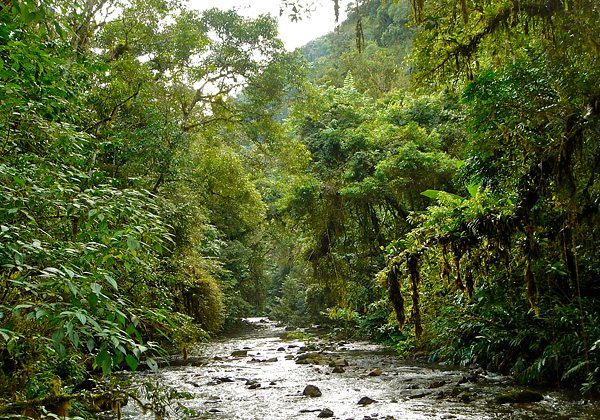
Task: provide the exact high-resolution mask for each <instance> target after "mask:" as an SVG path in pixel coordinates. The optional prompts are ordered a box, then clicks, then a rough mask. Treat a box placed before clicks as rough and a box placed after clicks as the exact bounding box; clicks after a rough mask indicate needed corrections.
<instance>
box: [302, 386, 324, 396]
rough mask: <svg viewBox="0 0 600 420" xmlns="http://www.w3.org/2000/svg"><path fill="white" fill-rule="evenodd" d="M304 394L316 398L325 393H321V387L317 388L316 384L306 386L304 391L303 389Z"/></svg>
mask: <svg viewBox="0 0 600 420" xmlns="http://www.w3.org/2000/svg"><path fill="white" fill-rule="evenodd" d="M302 395H305V396H307V397H311V398H315V397H320V396H321V395H323V394H322V393H321V390H320V389H319V388H317V387H316V386H314V385H306V387H305V388H304V391H302Z"/></svg>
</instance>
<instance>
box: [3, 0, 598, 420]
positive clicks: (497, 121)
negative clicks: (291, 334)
mask: <svg viewBox="0 0 600 420" xmlns="http://www.w3.org/2000/svg"><path fill="white" fill-rule="evenodd" d="M280 3H281V7H282V12H283V13H288V12H289V13H290V16H291V17H290V19H295V18H299V17H298V16H297V15H296V13H300V14H301V13H305V12H303V10H305V9H304V8H305V7H306V8H308V9H310V7H308V6H307V5H306V3H308V2H304V1H300V0H293V1H281V2H280ZM325 3H326V4H327V6H328V7H331V8H335V9H336V10H339V8H340V7H343V8H345V10H346V11H347V14H346V16H347V17H346V19H345V20H343V21H341V20H340V22H339V26H338V28H337V29H336V30H335V31H334V32H332V33H330V34H328V35H326V36H323V37H320V38H317V39H315V40H313V41H311V42H310V43H308V44H307V45H305V46H304V47H302V48H299V49H297V50H295V51H288V50H286V49H285V48H284V44H283V43H282V41H281V40H280V39H279V38H278V27H277V20H276V19H275V18H274V17H272V16H270V15H261V16H259V17H256V18H248V17H244V16H243V15H242V14H240V13H239V11H237V10H220V9H217V8H209V9H205V10H201V11H199V10H196V9H194V8H192V7H191V6H190V5H189V4H187V3H186V2H182V1H178V0H69V1H66V0H49V1H38V0H23V1H14V0H2V1H1V2H0V418H23V419H40V418H83V419H93V418H95V417H93V414H91V413H92V412H93V411H94V410H92V408H93V406H97V405H99V404H100V403H99V402H98V401H99V400H103V401H108V402H109V404H108V405H109V406H110V407H112V409H113V410H115V411H116V412H118V411H119V410H120V408H119V407H120V404H121V403H122V401H121V400H119V398H120V397H119V398H117V397H115V395H117V394H116V393H115V389H117V388H118V387H119V386H120V385H118V384H117V383H116V382H114V381H116V380H117V379H115V378H118V374H119V372H123V371H136V370H141V369H147V370H150V371H157V370H158V369H159V366H161V365H162V362H161V361H162V360H164V358H165V357H167V356H169V355H172V354H181V355H182V357H183V358H184V359H185V358H187V356H188V354H191V353H192V352H193V351H195V350H194V349H197V348H202V346H203V344H202V343H204V342H206V341H207V340H212V338H213V337H216V336H218V335H220V334H222V333H224V332H228V331H232V330H235V329H236V328H239V326H240V325H241V320H242V319H244V318H248V317H257V316H260V317H268V318H270V319H271V320H275V321H278V322H280V323H282V325H287V326H290V327H307V326H311V325H320V326H323V327H324V328H327V329H328V331H329V332H330V334H332V335H334V336H336V337H339V338H343V339H368V340H371V341H373V342H377V343H382V344H384V345H385V346H388V347H390V348H393V349H394V350H395V352H396V354H397V357H408V356H410V355H414V354H419V355H421V357H423V358H425V359H427V360H428V361H431V362H436V363H438V362H440V363H448V364H450V365H453V366H463V367H465V366H473V365H477V366H480V367H481V368H482V369H485V370H486V371H490V372H494V373H497V374H500V375H507V376H510V377H512V378H514V380H515V381H516V382H517V383H519V384H523V385H536V386H544V387H548V388H554V389H556V388H564V389H570V390H574V391H576V392H577V393H579V395H581V397H582V398H584V399H586V400H594V399H595V397H596V396H597V394H598V391H599V390H600V384H599V381H600V319H599V317H600V253H599V251H598V250H599V249H600V214H599V211H600V179H599V178H600V83H599V81H600V5H599V4H598V2H595V1H591V0H492V1H480V0H461V1H455V0H436V1H430V0H411V1H407V0H396V1H392V0H389V1H383V0H370V1H363V0H357V1H347V2H344V1H339V0H327V1H326V2H325ZM300 18H301V16H300ZM92 378H93V380H94V381H96V383H97V384H98V383H100V382H101V383H102V386H101V387H96V388H94V391H93V392H91V391H89V392H88V391H86V389H85V386H83V385H82V384H84V383H85V382H86V381H89V380H92ZM132 398H133V397H132ZM150 409H151V407H150ZM157 418H159V417H157ZM189 418H192V417H189Z"/></svg>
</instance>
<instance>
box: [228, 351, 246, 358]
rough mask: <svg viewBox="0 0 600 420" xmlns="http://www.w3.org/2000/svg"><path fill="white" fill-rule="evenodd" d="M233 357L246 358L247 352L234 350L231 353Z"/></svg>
mask: <svg viewBox="0 0 600 420" xmlns="http://www.w3.org/2000/svg"><path fill="white" fill-rule="evenodd" d="M231 355H232V356H233V357H246V356H247V355H248V350H234V351H232V352H231Z"/></svg>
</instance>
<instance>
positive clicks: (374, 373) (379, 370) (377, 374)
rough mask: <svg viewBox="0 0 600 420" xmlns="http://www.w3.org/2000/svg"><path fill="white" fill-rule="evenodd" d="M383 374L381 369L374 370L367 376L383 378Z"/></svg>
mask: <svg viewBox="0 0 600 420" xmlns="http://www.w3.org/2000/svg"><path fill="white" fill-rule="evenodd" d="M382 374H383V372H382V371H381V369H373V370H372V371H370V372H369V373H367V376H381V375H382Z"/></svg>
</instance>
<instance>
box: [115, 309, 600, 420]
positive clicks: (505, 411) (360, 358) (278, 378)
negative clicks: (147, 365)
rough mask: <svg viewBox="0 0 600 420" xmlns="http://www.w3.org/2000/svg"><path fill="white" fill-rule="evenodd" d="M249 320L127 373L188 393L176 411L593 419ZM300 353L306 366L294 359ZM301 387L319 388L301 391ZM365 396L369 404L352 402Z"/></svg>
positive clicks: (566, 397)
mask: <svg viewBox="0 0 600 420" xmlns="http://www.w3.org/2000/svg"><path fill="white" fill-rule="evenodd" d="M260 321H262V322H260ZM253 322H254V325H255V328H251V329H249V330H247V331H244V332H242V333H240V334H238V335H236V336H233V337H228V338H224V339H221V340H216V341H212V342H210V343H207V344H206V345H204V346H202V353H201V354H197V355H192V356H191V357H190V358H189V359H188V360H187V361H186V363H184V364H183V365H182V363H173V365H172V366H167V367H163V368H161V369H159V372H158V373H157V374H154V373H151V372H138V373H135V374H133V379H134V381H140V382H141V381H144V380H150V381H151V383H154V384H160V386H159V387H157V388H164V387H168V388H169V389H171V390H175V391H177V393H182V394H185V395H187V398H177V399H176V401H175V400H172V403H173V405H180V406H183V407H186V408H187V409H188V410H190V411H189V412H188V413H186V414H182V413H181V412H180V413H179V414H176V415H175V418H176V419H190V420H191V419H215V420H219V419H241V420H255V419H256V420H258V419H260V420H265V419H266V420H279V419H281V420H283V419H306V420H309V419H317V418H319V416H321V418H325V417H326V416H328V417H330V418H333V419H342V420H346V419H354V420H373V419H378V420H392V419H395V420H401V419H402V420H417V419H418V420H421V419H460V420H471V419H472V420H475V419H477V420H482V419H514V420H517V419H519V420H521V419H544V420H567V419H571V420H576V419H582V420H583V419H585V420H588V419H589V420H591V419H600V407H599V406H598V405H597V404H595V403H587V402H584V401H581V400H579V399H577V398H576V397H575V396H574V395H572V394H569V393H567V392H556V391H547V390H545V391H542V394H543V397H544V398H543V400H542V401H540V402H536V403H510V404H500V403H497V402H495V400H494V397H495V396H496V395H497V394H498V393H500V392H502V391H507V390H513V389H519V386H518V385H517V384H515V383H514V382H513V381H512V380H511V379H510V378H507V377H502V376H496V375H493V374H488V373H486V372H483V371H482V370H480V369H479V370H477V369H471V370H469V369H457V368H454V367H448V366H444V365H440V364H431V363H425V362H419V361H414V360H411V361H408V360H401V359H399V358H397V357H396V356H395V355H394V354H393V353H391V352H390V351H389V350H388V349H386V348H384V347H381V346H378V345H375V344H371V343H368V342H352V341H350V342H325V341H319V340H316V341H315V342H313V343H309V344H308V345H307V343H306V342H304V341H300V340H289V339H285V338H284V336H285V331H284V328H283V327H279V326H277V325H275V324H274V323H272V322H268V321H266V320H258V319H255V320H253ZM302 358H305V359H304V360H300V361H301V362H303V363H304V364H299V363H297V362H298V361H299V360H298V359H302ZM179 362H181V361H179ZM346 363H347V366H344V365H346ZM330 364H332V365H333V364H337V365H339V366H338V367H337V368H335V367H333V366H330ZM175 365H178V366H175ZM334 369H335V373H334ZM307 385H314V386H316V387H317V388H318V389H319V390H320V392H321V393H322V395H321V396H319V397H309V396H304V395H303V391H304V389H305V387H306V386H307ZM163 391H164V389H163ZM363 397H368V398H369V399H370V400H373V401H374V402H370V403H369V401H368V400H363V401H362V402H363V403H365V402H366V404H359V401H361V399H362V398H363ZM325 409H329V410H330V411H331V412H332V413H333V415H331V412H329V413H328V412H327V411H324V410H325ZM153 418H154V415H153V414H151V413H149V412H148V413H143V412H142V410H141V409H139V408H138V407H137V405H136V404H134V403H132V402H130V403H129V404H127V405H126V406H125V407H124V408H123V419H125V420H150V419H153Z"/></svg>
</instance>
